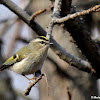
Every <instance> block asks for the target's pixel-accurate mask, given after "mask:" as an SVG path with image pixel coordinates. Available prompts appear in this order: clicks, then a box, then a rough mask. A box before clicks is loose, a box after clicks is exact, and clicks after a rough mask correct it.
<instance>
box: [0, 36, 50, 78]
mask: <svg viewBox="0 0 100 100" xmlns="http://www.w3.org/2000/svg"><path fill="white" fill-rule="evenodd" d="M50 44H51V43H50V42H49V40H48V39H47V38H46V37H44V36H40V37H37V38H36V39H34V40H32V41H31V42H30V43H29V44H27V45H26V46H24V47H23V48H21V49H19V50H18V51H17V52H16V53H15V54H14V55H13V56H11V57H10V58H9V59H7V60H6V61H5V62H4V63H3V65H2V66H0V71H3V70H4V69H9V70H12V71H14V72H16V73H18V74H21V75H23V76H25V75H28V74H35V72H37V71H39V70H40V69H41V68H40V67H41V66H42V65H43V62H44V60H45V59H46V57H47V52H48V48H49V46H50ZM25 77H26V76H25ZM26 78H27V77H26Z"/></svg>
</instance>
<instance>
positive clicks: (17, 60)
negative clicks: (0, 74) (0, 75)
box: [0, 54, 25, 71]
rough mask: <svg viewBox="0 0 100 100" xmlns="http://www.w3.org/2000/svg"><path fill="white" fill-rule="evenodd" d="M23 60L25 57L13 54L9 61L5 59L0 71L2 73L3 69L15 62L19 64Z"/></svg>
mask: <svg viewBox="0 0 100 100" xmlns="http://www.w3.org/2000/svg"><path fill="white" fill-rule="evenodd" d="M24 58H25V55H22V56H20V55H18V54H15V55H13V56H11V57H10V58H9V59H7V60H6V61H5V62H4V63H3V65H2V66H0V71H3V70H4V69H6V68H8V67H10V66H12V65H13V64H15V63H16V62H20V61H21V60H22V59H24Z"/></svg>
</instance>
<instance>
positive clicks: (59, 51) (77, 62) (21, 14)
mask: <svg viewBox="0 0 100 100" xmlns="http://www.w3.org/2000/svg"><path fill="white" fill-rule="evenodd" d="M2 4H3V5H5V6H7V8H9V9H10V10H11V11H13V12H14V13H15V14H17V15H18V16H19V17H20V18H21V19H22V20H23V21H24V22H25V23H26V24H28V25H29V26H30V27H31V28H32V29H33V30H34V31H35V32H36V33H37V34H38V35H45V36H46V31H45V30H44V29H43V28H42V27H41V26H40V25H39V24H38V23H36V22H35V21H33V22H32V23H30V22H29V18H30V16H29V15H28V14H27V13H26V12H24V11H23V10H22V9H21V8H19V7H18V6H17V5H16V4H15V3H13V2H12V1H11V0H2ZM51 42H52V43H53V46H52V47H51V48H52V49H53V50H54V51H55V52H56V53H57V54H59V57H60V58H62V59H63V60H64V61H66V62H68V63H70V64H73V66H74V65H75V66H77V67H80V66H81V67H86V68H90V67H91V66H90V64H89V63H88V62H87V61H85V60H82V59H77V58H76V57H74V56H72V55H71V54H70V53H68V52H67V51H65V50H64V49H63V48H62V47H61V46H60V45H59V44H58V43H57V42H56V41H55V40H54V39H53V38H52V37H51Z"/></svg>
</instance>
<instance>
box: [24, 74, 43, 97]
mask: <svg viewBox="0 0 100 100" xmlns="http://www.w3.org/2000/svg"><path fill="white" fill-rule="evenodd" d="M42 76H44V74H41V75H40V76H39V77H37V78H36V80H35V81H34V82H32V83H31V84H29V86H28V87H27V89H26V90H25V91H24V95H25V96H27V95H29V93H30V91H31V88H32V87H33V86H34V85H35V84H36V83H37V82H38V81H39V80H41V79H42Z"/></svg>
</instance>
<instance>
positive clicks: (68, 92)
mask: <svg viewBox="0 0 100 100" xmlns="http://www.w3.org/2000/svg"><path fill="white" fill-rule="evenodd" d="M66 92H67V94H68V100H71V98H72V95H71V93H70V91H69V88H67V89H66Z"/></svg>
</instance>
